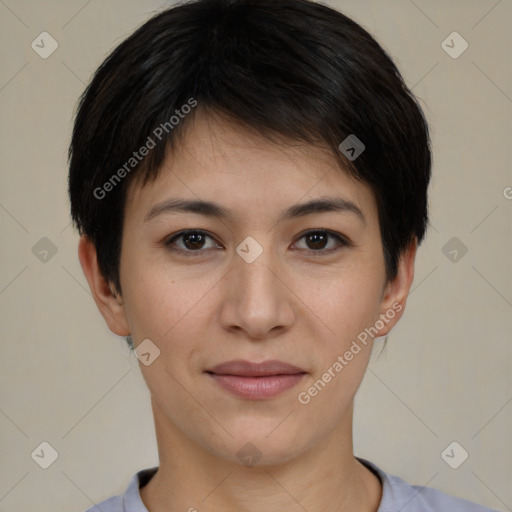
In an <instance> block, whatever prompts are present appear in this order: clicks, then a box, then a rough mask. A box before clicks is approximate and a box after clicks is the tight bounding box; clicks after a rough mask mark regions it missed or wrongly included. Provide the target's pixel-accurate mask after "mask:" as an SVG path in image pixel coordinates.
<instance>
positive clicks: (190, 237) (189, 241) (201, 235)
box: [164, 230, 219, 255]
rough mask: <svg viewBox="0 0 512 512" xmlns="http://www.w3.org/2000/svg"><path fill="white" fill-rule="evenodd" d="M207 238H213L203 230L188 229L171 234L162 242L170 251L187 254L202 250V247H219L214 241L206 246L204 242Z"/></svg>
mask: <svg viewBox="0 0 512 512" xmlns="http://www.w3.org/2000/svg"><path fill="white" fill-rule="evenodd" d="M208 239H210V240H212V241H213V238H212V237H211V236H210V235H208V234H207V233H205V232H204V231H200V230H189V231H182V232H181V233H178V234H176V235H174V236H172V237H171V238H169V239H168V240H166V241H165V242H164V245H165V246H166V247H167V248H168V249H170V250H172V251H177V252H182V253H189V254H190V253H201V252H204V251H202V249H211V248H215V247H219V246H218V245H216V244H215V243H214V244H213V245H211V244H210V246H209V247H208V246H206V242H207V240H208ZM178 241H181V242H182V243H181V244H180V243H177V242H178ZM187 255H188V254H187Z"/></svg>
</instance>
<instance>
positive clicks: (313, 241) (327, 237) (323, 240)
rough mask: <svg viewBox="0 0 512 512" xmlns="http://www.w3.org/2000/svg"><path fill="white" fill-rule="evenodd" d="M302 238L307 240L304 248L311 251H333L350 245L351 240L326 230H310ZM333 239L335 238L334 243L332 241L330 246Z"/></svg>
mask: <svg viewBox="0 0 512 512" xmlns="http://www.w3.org/2000/svg"><path fill="white" fill-rule="evenodd" d="M302 239H304V240H305V241H306V247H305V248H304V250H310V251H311V252H332V251H335V250H336V249H339V248H340V247H344V246H349V245H350V243H349V241H348V240H347V239H345V238H344V237H342V236H341V235H338V234H337V233H333V232H331V231H326V230H315V231H309V232H307V233H305V234H303V235H302V236H301V238H300V240H302ZM331 240H334V244H332V243H331V246H330V247H328V245H329V242H330V241H331ZM300 249H303V248H300Z"/></svg>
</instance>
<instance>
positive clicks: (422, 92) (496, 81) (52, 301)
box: [0, 0, 512, 512]
mask: <svg viewBox="0 0 512 512" xmlns="http://www.w3.org/2000/svg"><path fill="white" fill-rule="evenodd" d="M329 3H330V4H331V5H333V6H335V7H337V8H339V9H340V10H342V11H343V12H345V13H346V14H348V15H349V16H352V17H353V18H354V19H355V20H356V21H358V22H359V23H361V24H362V25H363V26H365V27H366V28H367V29H369V30H370V32H371V33H373V34H374V35H375V36H376V38H377V39H378V40H379V42H380V43H381V44H382V45H383V46H384V47H385V48H386V49H387V50H388V51H389V52H390V53H391V55H392V56H393V57H394V58H395V60H396V62H397V64H398V66H399V68H400V69H401V71H402V72H403V75H404V77H405V78H406V81H407V83H408V84H409V86H411V87H413V88H414V89H413V90H414V92H415V93H416V94H417V96H419V97H420V98H421V102H422V105H424V107H425V112H426V115H427V117H428V120H429V122H430V123H431V127H432V139H433V145H434V153H435V165H434V170H433V172H434V177H433V184H432V188H431V208H432V225H433V227H432V228H431V230H430V232H429V234H428V238H427V240H426V242H425V243H424V245H423V246H422V248H421V251H420V254H419V259H418V262H417V271H416V279H415V283H414V285H413V291H412V295H411V297H410V300H409V302H408V306H407V312H406V315H405V317H404V318H403V320H402V321H401V323H400V324H399V325H398V326H397V327H396V329H395V330H394V331H393V332H392V333H391V336H390V338H389V342H388V348H387V349H386V351H385V352H384V353H383V354H382V355H381V356H380V357H379V358H378V357H377V356H378V354H379V353H380V345H379V344H377V346H376V351H375V353H374V357H373V358H372V359H373V360H372V363H371V365H370V368H369V370H368V372H367V375H366V377H365V380H364V382H363V384H362V387H361V389H360V391H359V394H358V397H357V400H356V416H355V445H356V454H358V455H360V456H362V457H366V458H368V459H370V460H372V461H374V462H375V463H377V464H378V465H380V466H381V467H382V468H383V469H384V470H386V471H388V472H391V473H394V474H396V475H399V476H401V477H402V478H404V479H406V480H407V481H409V482H410V483H414V484H418V485H428V486H432V487H436V488H438V489H441V490H443V491H445V492H448V493H452V494H455V495H458V496H461V497H465V498H467V499H470V500H473V501H477V502H480V503H482V504H485V505H487V506H490V507H494V508H497V509H499V510H503V511H505V510H512V486H511V485H510V482H511V481H512V455H511V454H512V449H511V448H512V447H511V445H512V441H511V439H512V436H511V431H512V382H511V367H512V366H511V362H512V361H511V359H512V358H511V355H512V354H511V340H512V321H511V319H512V314H511V313H512V268H511V266H512V258H511V249H512V199H511V198H512V188H507V187H512V158H511V155H512V153H511V148H512V122H511V119H512V72H511V67H510V65H511V63H512V55H511V53H512V52H511V46H512V45H511V34H512V1H511V0H501V1H497V0H478V1H477V0H450V1H446V0H415V1H414V2H413V1H412V0H411V1H410V0H391V1H382V0H381V1H355V0H338V1H331V2H329ZM166 5H170V3H169V2H167V3H164V2H161V1H156V0H154V1H150V0H144V1H134V0H130V1H121V0H107V1H105V0H104V1H101V2H100V1H99V0H91V1H89V2H87V1H86V0H72V1H65V2H64V1H57V0H40V1H36V0H0V20H1V22H0V42H1V45H2V49H3V51H2V66H1V68H0V108H1V112H2V117H1V124H0V144H1V146H0V149H1V151H0V154H1V162H2V167H1V171H0V173H1V174H0V177H1V188H0V226H1V230H2V244H1V249H0V254H1V262H2V265H1V267H0V314H1V329H2V345H1V347H2V357H1V359H0V389H1V390H2V391H1V400H0V432H1V438H0V439H1V448H0V450H1V451H0V461H1V462H2V467H1V473H0V511H3V512H6V511H9V512H36V511H37V512H64V511H71V510H76V511H84V510H85V509H86V508H88V507H90V506H92V505H93V503H96V502H98V501H100V500H103V499H105V498H107V497H109V496H111V495H113V494H117V493H120V492H122V491H124V489H125V487H126V485H127V483H128V480H129V478H130V477H131V476H132V474H133V473H134V472H136V471H137V470H139V469H141V468H144V467H149V466H153V465H156V464H157V463H158V461H157V452H156V443H155V439H154V432H153V423H152V416H151V410H150V406H149V394H148V391H147V390H146V387H145V384H144V382H143V380H142V377H141V375H140V371H139V369H138V366H137V361H136V360H135V359H133V358H132V357H131V356H130V354H129V351H128V349H127V348H126V346H125V342H124V340H122V339H121V338H118V337H116V336H115V335H113V334H111V333H110V332H109V331H108V330H107V328H106V326H105V325H104V322H103V319H102V318H101V317H100V314H99V313H98V311H97V310H96V306H95V304H94V303H93V300H92V298H91V295H90V293H89V290H88V287H87V283H86V280H85V278H84V277H83V275H82V271H81V268H80V265H79V262H78V258H77V241H78V236H77V234H76V233H75V232H74V231H73V229H72V228H71V226H70V225H69V222H70V218H69V213H68V200H67V194H66V179H67V175H66V174H67V165H66V151H67V146H68V143H69V137H70V133H71V128H72V116H73V113H74V110H75V107H76V102H77V99H78V97H79V95H80V94H81V93H82V91H83V89H84V86H85V84H86V83H87V81H88V80H89V78H90V76H91V74H92V72H93V71H94V70H95V68H96V67H97V66H98V65H99V64H100V63H101V61H102V60H103V59H104V57H105V56H106V55H107V53H108V52H109V51H110V50H111V49H112V48H113V47H114V46H115V45H117V44H118V43H119V42H120V41H122V40H123V38H125V37H126V36H127V35H129V34H130V33H131V32H132V31H133V29H135V27H137V26H139V25H140V24H141V23H143V22H144V21H145V20H146V19H147V18H148V17H149V16H150V15H151V14H152V13H153V12H155V11H158V10H160V9H163V8H164V7H165V6H166ZM43 31H47V32H49V33H50V34H51V35H52V36H53V37H54V38H55V40H56V41H57V42H58V44H59V47H58V49H57V50H56V51H55V53H53V54H52V55H51V56H50V57H49V58H48V59H46V60H44V59H42V58H41V57H40V56H39V55H38V54H36V53H35V51H34V50H32V48H31V46H30V45H31V42H32V41H33V40H34V39H35V38H36V36H38V35H39V34H40V33H41V32H43ZM453 31H457V32H459V33H460V34H461V35H462V36H463V37H464V39H466V40H467V42H468V43H469V48H468V49H467V50H466V51H465V53H463V54H462V55H461V56H460V57H458V58H457V59H453V58H451V57H450V56H449V55H448V54H447V53H446V52H445V51H444V50H443V49H442V47H441V42H442V41H443V40H444V39H445V38H446V37H447V36H448V35H449V34H450V33H451V32H453ZM404 150H407V148H404ZM507 195H508V197H509V199H507V197H506V196H507ZM454 236H455V237H457V238H458V239H460V241H461V242H462V243H463V244H464V245H465V246H467V248H468V252H467V254H465V255H464V256H463V257H462V258H460V259H459V260H458V261H456V262H452V261H450V259H449V258H448V257H447V256H445V254H444V253H443V251H442V248H443V247H444V246H445V244H446V243H447V242H448V240H450V239H451V238H452V237H454ZM42 237H47V238H49V239H50V240H51V241H52V242H53V244H55V246H56V248H57V253H56V254H55V255H53V256H52V257H51V258H50V257H49V259H48V261H47V262H45V263H43V262H41V261H40V260H39V259H38V258H37V257H36V256H35V255H34V254H33V252H32V248H33V246H34V245H35V244H36V243H37V242H38V241H39V240H40V239H41V238H42ZM445 252H446V250H445ZM459 257H460V255H459ZM43 441H46V442H48V443H50V444H51V445H52V446H53V447H54V448H55V450H57V452H58V458H57V460H56V461H55V462H54V463H53V464H52V465H51V466H50V467H49V468H48V469H42V468H40V467H39V465H37V464H36V462H35V461H34V460H33V459H32V457H31V453H32V452H33V451H34V450H35V449H36V448H37V447H38V446H39V445H40V443H41V442H43ZM452 441H457V442H458V443H459V444H460V445H461V446H462V447H463V448H464V449H465V450H466V451H467V452H468V453H469V458H468V459H467V460H466V461H465V462H464V463H463V464H462V465H461V466H460V467H459V468H458V469H452V468H451V467H449V466H448V465H447V464H446V463H445V462H444V460H443V459H442V458H441V453H442V452H443V450H444V449H445V448H446V447H447V446H448V445H449V444H450V443H451V442H452Z"/></svg>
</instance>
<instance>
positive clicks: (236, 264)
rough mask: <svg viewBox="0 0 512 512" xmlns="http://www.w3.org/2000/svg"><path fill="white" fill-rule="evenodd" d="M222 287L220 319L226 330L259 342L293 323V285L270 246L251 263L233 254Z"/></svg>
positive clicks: (276, 334) (275, 334)
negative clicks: (223, 287) (287, 278)
mask: <svg viewBox="0 0 512 512" xmlns="http://www.w3.org/2000/svg"><path fill="white" fill-rule="evenodd" d="M224 286H225V293H224V295H223V297H224V301H223V304H222V307H221V315H220V318H221V322H222V325H223V327H224V328H225V329H227V330H230V331H232V332H237V331H238V332H243V333H244V335H245V337H246V338H249V339H250V340H253V341H258V340H259V341H261V340H265V339H269V338H272V337H275V336H278V335H279V334H281V333H283V332H284V331H285V330H287V329H289V328H290V326H291V325H292V323H293V321H294V317H295V312H294V308H293V297H294V295H293V292H292V291H291V288H292V287H291V286H290V283H286V273H285V272H284V271H283V269H282V268H281V267H280V264H279V262H278V261H277V255H275V254H273V253H272V251H271V250H270V249H264V250H263V252H262V253H261V254H260V255H259V256H258V257H257V258H256V260H254V261H252V263H248V262H247V261H245V260H244V259H243V258H242V257H240V256H239V255H238V254H235V256H234V261H233V268H232V269H231V271H230V272H228V274H227V275H226V277H225V282H224Z"/></svg>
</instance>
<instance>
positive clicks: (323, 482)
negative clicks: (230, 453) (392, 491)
mask: <svg viewBox="0 0 512 512" xmlns="http://www.w3.org/2000/svg"><path fill="white" fill-rule="evenodd" d="M152 405H153V413H154V417H155V429H156V435H157V441H158V447H159V458H160V465H159V469H158V471H157V473H156V474H155V475H154V476H153V478H152V479H151V480H150V481H149V483H148V484H147V485H146V486H144V487H143V488H142V489H140V494H141V497H142V500H143V502H144V504H145V505H146V507H147V508H148V510H149V511H150V512H163V511H167V510H184V511H190V512H194V511H198V512H199V511H200V512H203V511H208V512H217V511H218V512H220V511H222V512H238V511H240V510H244V511H247V512H252V511H255V512H256V511H258V512H259V511H261V510H265V511H266V512H274V511H276V512H277V511H280V512H281V511H282V510H297V511H300V510H307V511H308V512H320V511H322V512H339V511H343V510H350V511H351V512H376V511H377V509H378V507H379V503H380V500H381V495H382V490H381V483H380V480H379V479H378V477H377V476H376V475H374V474H373V473H372V472H371V471H370V470H369V469H367V468H366V467H365V466H363V465H362V464H361V463H359V462H358V461H357V460H356V459H355V458H354V455H353V446H352V412H353V411H352V407H351V408H350V411H349V414H347V415H346V416H347V417H346V419H344V420H342V421H341V422H340V425H339V427H338V428H336V429H335V430H333V432H332V433H331V434H330V435H329V436H328V438H326V439H324V440H323V441H322V442H321V443H320V444H317V445H315V446H312V447H311V448H310V449H308V450H306V451H305V452H304V453H302V454H301V455H299V456H297V457H295V458H293V459H292V460H289V461H287V462H283V463H281V464H273V465H260V464H257V465H255V466H253V467H247V466H244V465H242V464H238V463H235V462H232V461H229V460H225V459H222V458H220V457H218V456H217V455H215V454H212V453H211V452H210V451H208V450H206V449H205V448H204V447H203V446H201V445H199V444H198V443H196V442H195V441H194V440H193V439H190V438H189V437H188V436H186V435H184V434H183V433H182V432H181V431H179V430H178V429H177V428H176V427H175V426H173V425H172V424H171V423H170V422H169V421H168V419H167V418H166V417H165V415H164V414H163V411H162V410H161V409H159V407H158V405H157V404H155V403H154V402H153V403H152Z"/></svg>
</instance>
